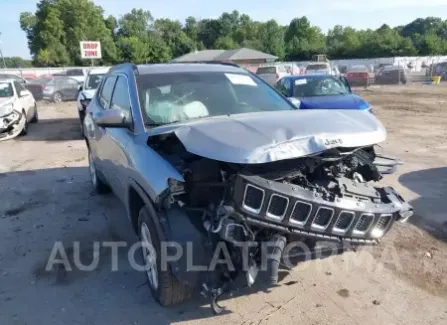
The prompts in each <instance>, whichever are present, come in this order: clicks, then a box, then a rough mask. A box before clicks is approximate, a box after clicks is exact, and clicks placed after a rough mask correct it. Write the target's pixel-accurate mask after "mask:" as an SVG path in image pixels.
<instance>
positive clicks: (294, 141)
mask: <svg viewBox="0 0 447 325" xmlns="http://www.w3.org/2000/svg"><path fill="white" fill-rule="evenodd" d="M171 132H173V133H175V135H176V136H177V137H178V138H179V140H180V141H181V142H182V143H183V145H184V146H185V148H186V150H188V151H189V152H191V153H194V154H197V155H200V156H202V157H206V158H210V159H215V160H219V161H225V162H231V163H242V164H259V163H268V162H273V161H278V160H283V159H292V158H298V157H303V156H308V155H312V154H316V153H319V152H322V151H324V150H327V149H329V148H333V147H347V148H350V147H362V146H369V145H373V144H377V143H380V142H382V141H384V140H385V139H386V131H385V128H384V127H383V125H382V123H380V122H379V121H378V120H377V119H376V118H375V117H374V115H372V114H370V113H368V112H363V111H351V110H349V111H348V110H346V111H341V110H337V111H335V110H302V111H276V112H265V113H255V114H237V115H231V116H218V117H212V118H204V119H200V120H195V121H191V122H186V123H179V124H172V125H166V126H161V127H157V128H154V129H152V130H150V131H149V133H148V135H149V136H154V135H158V134H164V133H171Z"/></svg>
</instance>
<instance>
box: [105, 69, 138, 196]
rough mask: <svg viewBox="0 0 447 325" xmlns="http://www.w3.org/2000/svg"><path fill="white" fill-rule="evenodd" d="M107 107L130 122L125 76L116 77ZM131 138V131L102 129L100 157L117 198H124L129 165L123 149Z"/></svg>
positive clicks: (127, 88) (125, 129)
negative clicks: (121, 113) (127, 118)
mask: <svg viewBox="0 0 447 325" xmlns="http://www.w3.org/2000/svg"><path fill="white" fill-rule="evenodd" d="M109 107H110V108H109V109H115V110H120V111H122V112H123V113H124V114H125V115H127V116H128V117H129V120H132V112H131V105H130V98H129V85H128V80H127V77H126V76H125V75H118V77H117V80H116V83H115V87H114V90H113V94H112V99H111V103H110V106H109ZM132 136H133V132H132V130H131V129H127V128H112V127H107V128H105V129H104V134H103V140H102V142H101V146H102V148H101V150H102V155H103V159H104V162H105V165H106V168H107V173H108V175H109V185H110V186H111V187H112V188H113V191H114V192H115V194H116V195H117V196H118V197H119V198H124V197H126V193H125V191H126V190H127V187H126V183H127V181H126V180H127V176H126V175H127V166H129V163H128V160H127V159H128V158H127V155H126V150H125V149H126V146H127V144H128V143H129V141H130V139H131V137H132Z"/></svg>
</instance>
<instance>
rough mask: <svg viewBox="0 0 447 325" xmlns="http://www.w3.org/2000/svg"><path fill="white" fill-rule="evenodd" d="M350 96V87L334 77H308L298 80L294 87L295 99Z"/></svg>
mask: <svg viewBox="0 0 447 325" xmlns="http://www.w3.org/2000/svg"><path fill="white" fill-rule="evenodd" d="M347 94H349V89H348V87H347V86H346V85H345V84H344V83H343V82H342V81H341V80H339V79H337V78H335V77H332V76H325V77H306V78H301V79H296V80H295V81H294V85H293V96H294V97H315V96H334V95H347Z"/></svg>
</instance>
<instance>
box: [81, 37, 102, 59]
mask: <svg viewBox="0 0 447 325" xmlns="http://www.w3.org/2000/svg"><path fill="white" fill-rule="evenodd" d="M80 44H81V58H82V59H101V58H102V55H101V42H92V41H87V42H80Z"/></svg>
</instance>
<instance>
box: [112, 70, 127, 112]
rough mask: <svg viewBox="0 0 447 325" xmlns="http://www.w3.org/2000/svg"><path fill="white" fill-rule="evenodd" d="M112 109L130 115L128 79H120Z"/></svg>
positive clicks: (120, 77)
mask: <svg viewBox="0 0 447 325" xmlns="http://www.w3.org/2000/svg"><path fill="white" fill-rule="evenodd" d="M111 107H112V108H114V109H120V110H122V111H124V112H127V113H130V100H129V86H128V85H127V79H126V77H123V76H119V77H118V80H117V81H116V84H115V90H114V91H113V95H112V104H111Z"/></svg>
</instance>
